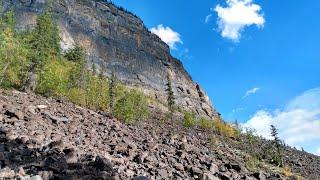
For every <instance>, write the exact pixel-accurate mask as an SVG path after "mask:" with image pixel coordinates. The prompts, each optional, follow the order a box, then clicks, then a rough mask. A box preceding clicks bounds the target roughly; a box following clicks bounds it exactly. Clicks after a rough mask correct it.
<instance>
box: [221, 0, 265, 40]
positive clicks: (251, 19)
mask: <svg viewBox="0 0 320 180" xmlns="http://www.w3.org/2000/svg"><path fill="white" fill-rule="evenodd" d="M226 3H227V7H222V6H221V5H217V6H216V7H215V11H216V12H217V14H218V25H219V30H220V31H221V35H222V37H224V38H228V39H231V40H233V41H235V42H237V41H239V39H240V37H241V31H242V30H243V29H244V28H245V27H247V26H251V25H256V26H258V27H263V25H264V23H265V19H264V17H263V14H262V13H261V6H260V5H258V4H254V3H253V0H226Z"/></svg>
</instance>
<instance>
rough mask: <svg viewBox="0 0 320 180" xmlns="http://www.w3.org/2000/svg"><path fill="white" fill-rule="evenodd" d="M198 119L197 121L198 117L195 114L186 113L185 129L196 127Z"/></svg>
mask: <svg viewBox="0 0 320 180" xmlns="http://www.w3.org/2000/svg"><path fill="white" fill-rule="evenodd" d="M196 122H197V119H196V115H195V114H194V113H191V112H185V113H184V117H183V126H184V127H188V128H190V127H193V126H194V125H196Z"/></svg>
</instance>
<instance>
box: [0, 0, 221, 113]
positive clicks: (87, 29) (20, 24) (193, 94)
mask: <svg viewBox="0 0 320 180" xmlns="http://www.w3.org/2000/svg"><path fill="white" fill-rule="evenodd" d="M0 2H1V3H2V4H3V7H4V9H6V10H8V9H13V10H15V12H16V17H17V28H18V29H25V28H32V27H33V26H34V25H35V23H36V17H37V15H39V14H40V13H42V12H43V11H45V10H48V9H50V10H51V11H52V12H53V15H54V18H55V20H56V22H57V24H58V26H59V29H60V32H61V38H62V42H61V46H62V48H63V49H64V50H67V49H70V48H72V47H73V46H74V45H75V43H78V44H80V45H81V46H83V47H84V48H85V50H86V52H87V54H88V67H91V66H90V65H89V64H92V63H94V64H95V65H96V66H97V68H98V69H99V67H102V66H105V67H107V70H108V71H107V73H106V74H105V75H106V76H110V74H111V73H110V72H112V71H114V72H115V74H116V76H117V78H118V79H120V80H121V81H122V82H124V83H125V84H127V85H129V86H134V87H138V88H141V89H142V90H143V91H144V92H145V93H147V94H148V95H150V96H152V97H155V98H156V99H158V100H160V101H164V102H165V100H166V93H165V89H166V77H167V75H168V74H169V75H170V76H171V78H172V82H173V90H174V93H175V96H176V103H177V104H178V106H179V107H182V108H183V109H185V110H192V111H195V112H196V113H198V114H199V115H202V116H206V117H210V118H212V117H215V116H218V113H217V112H216V111H215V109H214V108H213V107H212V104H211V102H210V100H209V98H208V96H207V95H206V93H205V92H204V91H203V90H202V89H201V88H200V86H199V85H198V84H196V83H194V82H193V80H192V79H191V77H190V76H189V74H188V73H187V72H186V71H185V69H184V67H183V65H182V63H181V62H180V61H179V60H177V59H175V58H174V57H172V56H171V55H170V50H169V47H168V45H166V44H165V43H164V42H162V41H161V40H160V38H158V37H157V36H156V35H154V34H152V33H150V32H149V31H148V29H146V28H145V26H144V24H143V22H142V21H141V20H140V19H139V18H138V17H136V16H135V15H133V14H132V13H128V12H127V11H125V10H123V9H121V8H117V7H115V6H114V5H112V4H109V3H105V2H102V1H97V0H96V1H95V0H54V1H49V0H10V1H8V0H0ZM49 2H51V3H49Z"/></svg>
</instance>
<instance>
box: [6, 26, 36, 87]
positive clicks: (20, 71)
mask: <svg viewBox="0 0 320 180" xmlns="http://www.w3.org/2000/svg"><path fill="white" fill-rule="evenodd" d="M27 56H28V50H27V49H26V48H25V47H24V46H23V45H22V44H21V43H20V42H19V40H18V39H17V38H16V37H14V32H13V30H12V29H10V28H5V29H4V30H3V31H1V32H0V85H1V86H4V87H15V88H21V87H22V86H23V84H24V81H25V79H26V74H27V70H28V66H29V64H30V61H29V60H28V58H27Z"/></svg>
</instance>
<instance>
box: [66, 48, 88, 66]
mask: <svg viewBox="0 0 320 180" xmlns="http://www.w3.org/2000/svg"><path fill="white" fill-rule="evenodd" d="M64 57H65V58H67V60H69V61H73V62H82V61H84V60H85V57H86V54H85V52H84V49H83V48H82V47H81V46H80V45H79V44H76V45H75V47H74V48H73V49H70V50H69V51H68V52H66V53H65V55H64Z"/></svg>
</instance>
